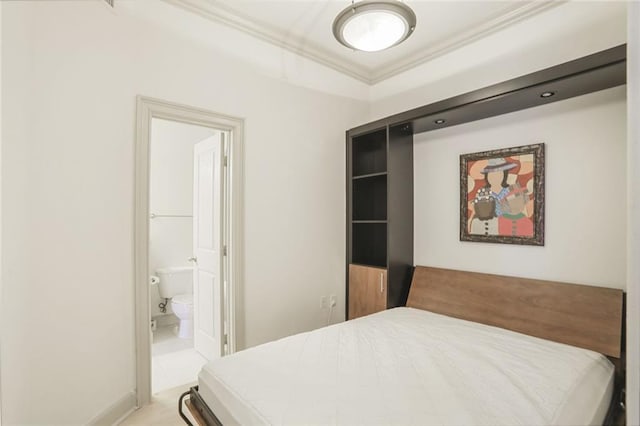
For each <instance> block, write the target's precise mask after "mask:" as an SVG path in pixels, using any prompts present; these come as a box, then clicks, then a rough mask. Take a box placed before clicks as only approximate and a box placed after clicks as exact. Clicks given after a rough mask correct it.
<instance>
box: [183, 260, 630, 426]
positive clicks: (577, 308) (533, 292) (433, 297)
mask: <svg viewBox="0 0 640 426" xmlns="http://www.w3.org/2000/svg"><path fill="white" fill-rule="evenodd" d="M407 306H408V307H412V308H418V309H423V310H427V311H431V312H434V313H438V314H443V315H447V316H451V317H455V318H460V319H464V320H469V321H474V322H478V323H482V324H487V325H492V326H497V327H501V328H505V329H508V330H512V331H516V332H519V333H523V334H528V335H530V336H535V337H540V338H543V339H547V340H552V341H556V342H560V343H566V344H569V345H573V346H578V347H581V348H585V349H590V350H593V351H596V352H600V353H602V354H604V355H606V356H608V357H609V359H610V360H611V361H612V362H613V363H614V365H615V366H616V374H615V382H614V392H613V397H612V401H611V404H610V406H609V411H608V413H607V417H606V418H605V422H604V424H605V425H620V424H624V368H625V360H624V321H623V318H624V293H623V291H622V290H618V289H610V288H603V287H593V286H586V285H577V284H567V283H559V282H553V281H543V280H534V279H526V278H518V277H507V276H501V275H491V274H482V273H476V272H464V271H456V270H450V269H439V268H430V267H424V266H418V267H416V268H415V270H414V273H413V279H412V283H411V288H410V291H409V298H408V300H407ZM187 395H188V396H189V399H188V401H187V406H188V408H189V410H190V411H191V412H192V414H193V416H194V417H196V418H197V421H198V423H199V424H201V425H203V426H204V425H220V424H221V423H220V421H219V420H218V419H217V417H216V416H215V414H214V413H213V412H211V410H210V409H209V407H208V406H207V405H206V403H205V402H204V401H203V400H202V398H201V397H200V395H199V394H198V388H197V386H196V387H193V388H191V389H190V390H189V391H188V392H185V394H183V395H182V396H181V397H180V401H179V412H180V416H181V417H182V418H183V419H184V420H185V421H186V422H187V424H189V425H191V422H190V421H189V420H188V419H187V417H186V416H185V415H184V413H183V412H182V405H183V404H182V401H183V399H184V398H186V396H187Z"/></svg>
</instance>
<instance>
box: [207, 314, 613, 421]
mask: <svg viewBox="0 0 640 426" xmlns="http://www.w3.org/2000/svg"><path fill="white" fill-rule="evenodd" d="M613 372H614V367H613V365H612V364H611V362H610V361H609V360H608V359H607V358H606V357H604V356H603V355H601V354H598V353H596V352H592V351H588V350H584V349H580V348H576V347H573V346H568V345H563V344H560V343H554V342H550V341H547V340H543V339H538V338H535V337H531V336H526V335H523V334H519V333H514V332H511V331H508V330H504V329H500V328H496V327H490V326H486V325H482V324H478V323H473V322H469V321H463V320H458V319H454V318H450V317H446V316H443V315H438V314H434V313H431V312H426V311H421V310H417V309H412V308H396V309H391V310H387V311H383V312H380V313H377V314H374V315H370V316H367V317H363V318H359V319H356V320H352V321H347V322H345V323H341V324H337V325H334V326H330V327H325V328H322V329H318V330H315V331H312V332H309V333H302V334H298V335H295V336H291V337H287V338H284V339H281V340H278V341H275V342H271V343H267V344H264V345H260V346H257V347H255V348H251V349H247V350H245V351H241V352H238V353H236V354H234V355H232V356H229V357H225V358H222V359H219V360H216V361H213V362H211V363H208V364H207V365H205V366H204V367H203V369H202V370H201V372H200V374H199V389H200V394H201V395H202V397H203V399H204V400H205V402H207V404H208V405H209V407H210V408H211V409H212V410H213V411H214V413H215V414H216V415H217V416H218V417H219V419H220V420H221V421H222V423H223V424H225V425H231V424H241V425H254V424H271V425H312V424H318V425H328V424H331V425H436V424H437V425H491V426H495V425H553V424H559V425H590V424H601V423H602V420H603V419H604V416H605V414H606V412H607V408H608V406H609V401H610V399H611V394H612V390H613Z"/></svg>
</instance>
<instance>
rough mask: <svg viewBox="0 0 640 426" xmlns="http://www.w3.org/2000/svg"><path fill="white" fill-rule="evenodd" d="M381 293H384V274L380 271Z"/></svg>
mask: <svg viewBox="0 0 640 426" xmlns="http://www.w3.org/2000/svg"><path fill="white" fill-rule="evenodd" d="M380 293H384V274H383V273H382V272H380Z"/></svg>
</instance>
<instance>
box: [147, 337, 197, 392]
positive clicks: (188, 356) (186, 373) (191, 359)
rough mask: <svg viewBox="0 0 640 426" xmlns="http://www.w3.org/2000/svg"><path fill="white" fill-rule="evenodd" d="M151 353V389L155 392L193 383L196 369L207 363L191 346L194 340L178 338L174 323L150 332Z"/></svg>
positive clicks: (195, 377)
mask: <svg viewBox="0 0 640 426" xmlns="http://www.w3.org/2000/svg"><path fill="white" fill-rule="evenodd" d="M152 354H153V358H152V360H151V390H152V392H153V394H154V395H155V394H157V393H158V392H161V391H163V390H167V389H171V388H175V387H177V386H182V385H185V384H188V383H192V382H195V381H196V380H197V378H198V372H199V371H200V369H201V368H202V366H203V365H204V364H206V362H207V360H206V359H205V358H204V357H203V356H202V355H200V354H199V353H198V352H196V350H195V349H194V348H193V339H180V338H179V337H178V336H177V334H176V332H175V327H173V326H170V327H161V328H158V329H157V330H156V331H154V332H153V345H152ZM187 388H188V386H187Z"/></svg>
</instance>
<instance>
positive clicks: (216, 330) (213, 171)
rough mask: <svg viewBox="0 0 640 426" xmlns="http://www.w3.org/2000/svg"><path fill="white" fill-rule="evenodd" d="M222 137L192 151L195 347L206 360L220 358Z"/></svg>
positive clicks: (222, 338)
mask: <svg viewBox="0 0 640 426" xmlns="http://www.w3.org/2000/svg"><path fill="white" fill-rule="evenodd" d="M223 135H224V133H218V134H216V135H214V136H211V137H210V138H207V139H205V140H203V141H202V142H199V143H197V144H196V145H195V146H194V150H193V171H194V173H193V254H194V257H195V258H196V261H195V262H194V267H195V268H194V271H193V272H194V273H193V306H194V312H193V316H194V336H193V337H194V346H195V349H196V350H197V351H198V352H199V353H200V354H202V356H204V357H205V358H206V359H208V360H212V359H215V358H218V357H220V356H222V353H223V349H224V320H223V319H224V310H223V290H224V289H223V286H222V264H223V263H222V256H223V243H224V241H223V235H222V229H223V228H222V212H223V206H222V201H223V197H222V184H223V182H222V179H223V167H224V164H223V158H224V139H223V137H224V136H223Z"/></svg>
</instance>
